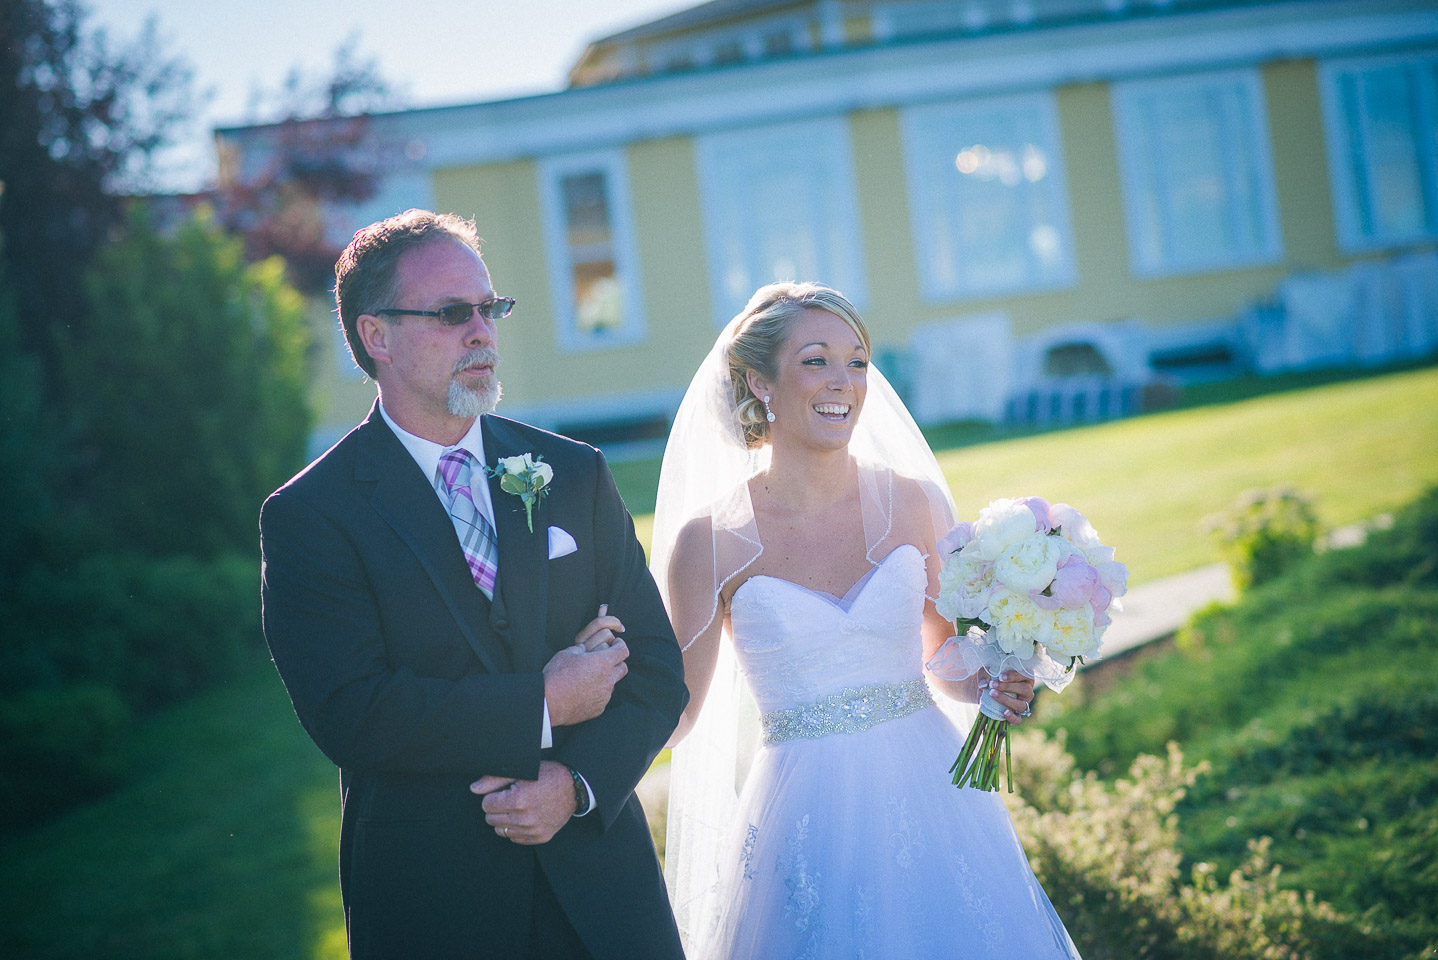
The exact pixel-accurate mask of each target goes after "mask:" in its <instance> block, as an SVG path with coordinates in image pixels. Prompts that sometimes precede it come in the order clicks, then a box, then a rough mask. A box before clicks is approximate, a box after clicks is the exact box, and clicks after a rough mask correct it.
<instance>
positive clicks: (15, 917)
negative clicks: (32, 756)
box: [0, 664, 345, 960]
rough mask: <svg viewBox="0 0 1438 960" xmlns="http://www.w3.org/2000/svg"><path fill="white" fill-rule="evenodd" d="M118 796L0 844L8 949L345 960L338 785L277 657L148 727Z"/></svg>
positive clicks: (182, 959)
mask: <svg viewBox="0 0 1438 960" xmlns="http://www.w3.org/2000/svg"><path fill="white" fill-rule="evenodd" d="M134 749H135V761H136V762H135V764H134V769H135V770H137V771H140V772H139V773H138V774H137V775H136V776H135V777H134V778H133V780H132V781H131V783H130V784H129V785H128V786H127V787H125V788H124V789H123V790H121V791H120V792H119V793H117V794H115V795H114V796H111V797H109V798H108V799H106V800H104V801H102V802H99V803H96V804H93V805H90V806H88V807H84V808H82V809H80V810H78V811H76V812H74V813H72V814H69V815H67V816H65V817H64V818H62V819H60V820H58V821H56V822H54V823H51V824H48V825H46V826H44V827H41V828H40V829H38V830H36V831H34V832H32V833H29V834H27V835H25V836H23V837H19V838H15V839H12V840H10V841H8V842H6V843H5V845H4V846H3V847H0V887H3V889H4V890H5V896H4V897H0V956H5V957H12V958H42V957H43V958H80V957H126V958H130V960H151V958H154V960H160V958H165V960H187V958H195V960H212V958H215V957H236V958H239V957H243V958H246V960H262V958H274V960H281V958H286V960H287V958H295V960H300V958H316V960H318V958H343V957H344V956H345V944H344V923H343V918H342V915H341V912H340V904H339V884H338V879H337V877H338V867H337V862H336V859H337V854H336V850H337V844H338V838H339V784H338V777H337V775H336V773H335V770H334V767H332V766H331V765H330V764H329V762H328V761H327V760H325V759H324V757H323V756H321V755H320V753H319V751H318V750H316V749H315V747H314V745H313V744H312V743H310V742H309V740H308V738H306V737H305V734H304V732H303V731H302V730H301V729H300V725H299V723H298V722H297V721H296V720H295V716H294V713H293V712H292V711H291V709H290V705H289V701H288V700H287V699H286V697H285V692H284V688H283V687H282V686H281V684H280V681H279V678H278V677H277V676H276V675H275V672H274V668H273V667H271V666H269V665H268V664H264V665H257V666H256V668H255V669H254V670H253V671H252V672H251V673H249V674H248V675H246V676H245V677H244V678H243V679H241V680H238V681H235V682H232V683H229V684H226V685H225V686H224V687H222V688H220V689H219V690H216V691H213V692H211V693H209V694H206V695H203V696H201V697H198V698H196V699H194V700H192V701H189V702H188V703H185V704H184V705H182V706H180V707H178V708H175V709H173V710H169V711H166V712H165V713H162V714H161V715H159V716H158V717H156V718H154V719H152V720H150V721H149V722H147V723H146V724H145V725H144V727H143V729H142V732H141V734H140V737H139V738H138V742H137V743H136V744H135V747H134Z"/></svg>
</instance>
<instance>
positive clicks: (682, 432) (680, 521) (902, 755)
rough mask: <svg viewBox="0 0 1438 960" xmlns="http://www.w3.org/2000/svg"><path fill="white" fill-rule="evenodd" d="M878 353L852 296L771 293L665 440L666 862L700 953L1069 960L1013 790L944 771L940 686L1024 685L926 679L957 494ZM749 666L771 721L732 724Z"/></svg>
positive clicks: (950, 738) (734, 326)
mask: <svg viewBox="0 0 1438 960" xmlns="http://www.w3.org/2000/svg"><path fill="white" fill-rule="evenodd" d="M869 357H870V345H869V336H868V333H867V332H866V330H865V328H864V325H863V322H862V321H861V320H860V319H859V316H858V314H857V313H856V312H855V310H854V308H853V306H851V305H850V304H849V302H848V301H847V300H845V299H844V298H843V297H842V296H841V295H840V294H838V293H837V292H835V291H833V290H830V289H828V288H827V287H822V286H819V285H817V284H811V283H805V284H794V283H776V284H771V285H769V286H766V287H764V288H762V289H760V290H759V291H758V292H757V293H756V294H755V295H754V297H753V298H752V299H751V300H750V301H749V304H748V306H747V307H745V309H744V310H743V312H741V313H740V314H739V316H737V317H735V318H734V320H733V321H732V322H730V324H729V325H728V327H726V328H725V330H724V332H723V333H722V334H721V335H720V337H719V340H718V342H717V343H716V344H715V345H714V349H713V350H712V351H711V352H710V354H709V356H708V357H707V358H706V359H705V361H704V363H703V364H702V366H701V367H700V369H699V372H698V373H697V374H696V375H695V377H694V380H693V383H692V384H691V385H690V387H689V391H688V393H687V394H686V396H685V398H684V401H683V404H682V405H681V407H680V409H679V413H678V415H677V417H676V419H675V425H674V430H673V431H672V432H671V434H670V440H669V444H668V447H667V448H666V450H665V454H664V465H663V468H662V471H661V476H660V483H659V499H658V504H657V507H656V510H655V525H654V537H653V543H654V549H653V570H654V573H655V578H656V579H657V580H658V582H659V585H660V590H661V592H662V593H663V595H664V600H665V603H666V604H667V606H668V609H669V613H670V616H671V618H672V620H673V622H674V626H675V631H676V633H677V635H678V637H679V642H680V643H681V645H683V646H684V669H685V677H686V681H687V683H688V685H689V689H690V694H691V700H690V704H689V707H688V709H687V710H686V711H685V713H684V716H683V718H682V719H681V721H680V724H679V728H678V730H677V731H676V732H675V735H674V741H675V742H678V741H680V740H683V743H682V744H680V745H679V746H678V747H677V748H676V749H675V751H674V759H673V763H672V767H671V785H670V808H669V828H668V830H669V833H668V842H667V847H666V850H667V856H666V858H667V863H666V872H667V875H668V879H669V883H670V893H671V899H672V902H673V906H674V909H675V914H676V916H677V917H678V920H679V925H680V929H681V931H682V932H683V934H684V936H685V940H686V948H687V952H688V955H689V956H690V958H691V960H707V958H716V960H719V958H722V960H729V958H740V957H765V958H790V957H796V958H797V957H806V958H808V957H828V958H835V960H838V958H845V960H853V958H860V957H864V958H870V957H892V958H903V960H909V958H914V957H940V956H943V957H987V956H994V957H1000V956H1002V957H1013V956H1021V957H1024V958H1025V960H1041V958H1052V957H1077V956H1078V953H1077V951H1076V950H1075V949H1074V946H1073V943H1072V941H1071V940H1070V939H1069V937H1068V934H1067V933H1066V932H1065V930H1064V927H1063V924H1062V923H1061V922H1060V920H1059V918H1058V917H1057V915H1056V914H1055V913H1054V910H1053V907H1052V906H1051V905H1050V903H1049V900H1048V897H1047V896H1045V894H1044V892H1043V890H1042V889H1041V888H1040V887H1039V885H1038V882H1037V881H1036V880H1035V879H1034V875H1033V872H1032V871H1031V870H1030V869H1029V866H1028V861H1027V859H1026V858H1025V856H1024V852H1023V849H1022V848H1021V847H1020V845H1019V842H1018V839H1017V837H1016V836H1015V834H1014V830H1013V826H1012V824H1011V823H1010V821H1009V817H1008V812H1007V811H1006V810H1005V808H1004V806H1003V803H1002V801H1001V800H1000V799H999V797H998V796H997V795H996V794H993V793H987V792H981V791H977V790H972V789H964V790H957V789H955V788H954V787H953V786H951V785H950V782H949V776H948V774H947V773H946V771H947V770H948V769H949V764H950V763H951V762H952V761H953V758H954V757H955V756H956V755H957V754H958V750H959V747H960V745H961V744H962V742H963V733H964V731H963V730H962V729H960V727H959V726H956V725H955V721H954V720H952V719H951V718H950V716H949V715H948V713H947V712H946V710H942V709H939V708H938V707H937V706H936V704H935V702H934V699H933V697H932V695H931V686H932V687H933V688H937V689H938V690H939V691H940V693H941V697H940V699H941V700H943V699H949V698H951V699H952V700H955V701H961V702H963V703H972V702H974V701H975V700H976V699H977V696H978V693H979V685H980V684H981V683H982V684H987V685H988V688H989V690H990V692H991V693H993V694H995V699H997V700H998V701H999V702H1000V703H1002V704H1003V705H1004V706H1005V707H1007V708H1008V716H1007V719H1008V720H1009V721H1010V722H1012V723H1018V722H1021V720H1022V718H1023V717H1025V716H1028V713H1029V706H1028V704H1029V701H1030V700H1031V699H1032V698H1033V693H1034V688H1033V681H1031V680H1029V679H1027V678H1024V677H1022V676H1017V675H1016V676H1014V677H1012V678H1010V677H1009V676H1007V675H1005V676H1002V677H999V678H986V679H984V680H979V679H978V678H976V677H975V678H970V679H969V680H967V681H964V682H958V683H955V682H948V681H942V680H939V679H938V678H935V677H932V676H929V677H928V679H927V680H926V679H925V676H924V668H923V664H924V662H925V661H926V660H927V659H928V658H929V657H930V656H931V655H932V654H933V653H934V652H935V651H936V650H937V649H938V647H939V646H940V645H941V644H942V643H943V641H944V639H945V638H946V637H947V636H949V635H950V634H951V633H952V632H953V631H952V626H951V624H949V623H948V622H947V621H945V620H943V618H941V617H940V616H939V615H938V614H937V613H936V612H935V610H934V604H933V598H934V597H935V596H936V595H937V576H938V568H939V564H940V556H939V551H938V549H937V543H938V540H939V538H941V537H942V536H943V535H944V534H945V533H946V532H947V531H948V530H949V527H950V526H951V525H952V523H953V519H952V518H953V507H952V504H951V502H950V500H949V495H948V490H947V486H946V484H945V482H944V480H943V476H942V474H941V473H940V471H939V468H938V464H937V462H936V461H935V460H934V456H933V453H932V452H931V451H930V450H929V447H928V445H927V443H925V441H924V439H923V437H922V435H921V434H920V433H919V432H918V429H917V428H916V427H915V425H914V423H913V420H912V419H911V418H910V417H909V415H908V412H907V411H906V410H905V409H904V407H903V405H902V403H901V402H900V401H899V399H898V397H897V396H896V395H895V394H894V392H893V390H892V388H890V386H889V385H888V383H887V382H886V381H885V380H884V379H883V377H882V376H881V375H880V374H879V372H878V371H877V370H875V369H873V368H872V367H871V366H870V364H869ZM955 386H956V388H962V387H961V385H957V384H956V385H955ZM736 666H737V670H736ZM736 672H737V673H738V674H739V675H741V676H742V679H743V682H744V684H745V685H747V687H748V689H749V691H750V693H751V694H752V700H753V702H754V704H755V705H757V708H758V711H759V712H760V714H761V715H760V717H759V732H758V735H757V736H750V737H748V738H745V737H740V736H738V731H739V730H740V728H741V726H742V714H743V712H744V710H743V706H744V704H745V702H746V701H747V700H748V698H744V697H741V696H740V695H739V690H740V683H739V682H738V681H737V680H736V676H735V674H736ZM701 708H702V709H701ZM751 709H752V708H751ZM963 709H964V708H962V707H960V708H958V710H956V711H953V712H956V713H962V711H963ZM969 716H970V717H971V716H972V714H971V713H970V714H969ZM966 722H967V721H966ZM753 739H762V743H761V745H759V746H758V748H757V752H756V753H755V755H754V757H753V760H752V765H751V766H750V767H749V769H748V771H747V777H744V778H743V788H742V795H739V796H737V797H736V789H735V786H736V779H739V778H740V777H742V776H743V775H742V774H739V775H737V776H736V770H742V769H743V764H742V763H741V762H740V760H741V758H740V757H739V753H740V752H741V749H742V748H743V747H744V746H747V743H746V742H745V741H746V740H753Z"/></svg>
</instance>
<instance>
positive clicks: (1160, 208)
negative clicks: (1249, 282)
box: [1113, 70, 1282, 276]
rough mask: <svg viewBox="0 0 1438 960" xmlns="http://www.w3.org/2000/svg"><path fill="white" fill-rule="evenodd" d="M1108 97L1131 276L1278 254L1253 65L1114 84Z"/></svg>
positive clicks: (1268, 259)
mask: <svg viewBox="0 0 1438 960" xmlns="http://www.w3.org/2000/svg"><path fill="white" fill-rule="evenodd" d="M1113 98H1114V124H1115V129H1116V134H1117V137H1118V156H1119V168H1120V172H1121V174H1122V178H1123V201H1124V214H1125V219H1126V221H1127V223H1128V240H1129V256H1130V259H1131V261H1132V265H1133V269H1134V272H1135V273H1137V274H1140V275H1148V276H1159V275H1164V274H1173V273H1185V272H1196V271H1202V270H1212V269H1222V268H1225V267H1241V266H1249V265H1254V264H1261V263H1271V262H1273V261H1275V260H1277V259H1279V258H1280V257H1281V255H1282V243H1281V241H1280V239H1279V233H1278V204H1277V200H1276V199H1275V194H1274V189H1273V165H1272V162H1271V160H1270V158H1269V153H1268V122H1267V117H1266V113H1265V110H1264V105H1263V88H1262V84H1261V83H1260V81H1259V77H1258V73H1257V72H1256V71H1253V70H1238V71H1226V72H1222V73H1209V74H1198V75H1191V76H1183V77H1168V78H1165V79H1162V80H1142V81H1133V82H1130V83H1119V84H1115V85H1114V88H1113Z"/></svg>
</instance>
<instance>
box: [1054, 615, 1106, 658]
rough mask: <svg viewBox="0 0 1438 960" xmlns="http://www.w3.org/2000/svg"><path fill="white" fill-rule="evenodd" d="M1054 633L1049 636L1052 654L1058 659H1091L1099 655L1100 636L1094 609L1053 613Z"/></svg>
mask: <svg viewBox="0 0 1438 960" xmlns="http://www.w3.org/2000/svg"><path fill="white" fill-rule="evenodd" d="M1051 613H1052V615H1053V618H1054V628H1053V633H1052V634H1051V635H1050V636H1049V640H1048V643H1046V644H1045V646H1046V647H1048V651H1049V653H1050V654H1052V655H1054V656H1056V657H1060V656H1062V657H1091V656H1093V655H1094V654H1096V653H1098V634H1097V632H1096V631H1095V630H1094V625H1093V608H1092V607H1090V606H1088V605H1087V604H1085V605H1084V606H1082V607H1063V608H1060V609H1058V610H1054V611H1051Z"/></svg>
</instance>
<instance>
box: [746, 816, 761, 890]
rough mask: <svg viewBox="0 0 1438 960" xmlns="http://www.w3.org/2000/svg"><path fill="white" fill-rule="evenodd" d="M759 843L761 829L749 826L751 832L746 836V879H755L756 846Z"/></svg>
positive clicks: (752, 825)
mask: <svg viewBox="0 0 1438 960" xmlns="http://www.w3.org/2000/svg"><path fill="white" fill-rule="evenodd" d="M758 842H759V828H758V827H757V826H755V825H754V824H752V823H751V824H749V830H748V832H747V833H745V834H744V857H743V863H744V873H743V876H744V879H745V880H753V879H754V844H756V843H758Z"/></svg>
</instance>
